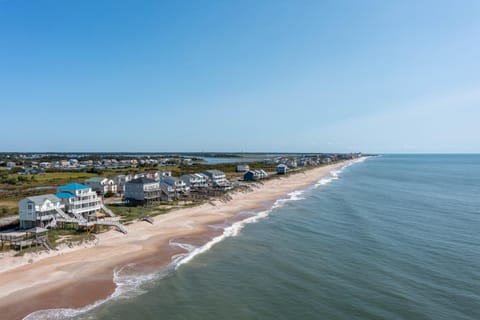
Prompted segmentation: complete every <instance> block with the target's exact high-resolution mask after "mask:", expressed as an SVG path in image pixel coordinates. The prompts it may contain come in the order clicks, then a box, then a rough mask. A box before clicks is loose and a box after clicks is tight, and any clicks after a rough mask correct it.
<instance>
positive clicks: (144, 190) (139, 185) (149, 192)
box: [123, 178, 161, 205]
mask: <svg viewBox="0 0 480 320" xmlns="http://www.w3.org/2000/svg"><path fill="white" fill-rule="evenodd" d="M160 197H161V189H160V183H159V182H158V181H155V180H153V179H148V178H137V179H133V180H131V181H128V182H127V183H126V184H125V194H124V195H123V198H124V200H125V201H126V202H127V204H129V205H150V204H153V203H156V202H158V201H160Z"/></svg>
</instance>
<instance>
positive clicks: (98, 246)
mask: <svg viewBox="0 0 480 320" xmlns="http://www.w3.org/2000/svg"><path fill="white" fill-rule="evenodd" d="M346 164H347V163H346V162H342V163H337V164H333V165H328V166H323V167H318V168H314V169H310V170H308V171H305V172H304V173H299V174H294V175H289V176H286V177H282V178H280V179H273V180H268V181H265V182H264V183H263V185H260V184H258V186H259V187H258V188H256V189H255V190H254V191H252V192H248V193H245V192H235V193H232V194H231V197H232V200H231V201H228V202H221V201H215V202H214V203H213V204H214V205H213V204H212V203H208V204H203V205H201V206H197V207H193V208H185V209H179V210H176V211H172V212H170V213H168V214H165V215H160V216H157V217H155V219H154V224H153V225H152V224H149V223H147V222H135V223H133V224H130V225H128V226H127V228H128V234H126V235H124V234H121V233H119V232H116V231H113V230H111V231H109V232H106V233H102V234H99V235H97V237H98V240H97V241H95V242H94V243H90V244H85V245H83V246H77V247H74V248H68V247H64V248H62V249H60V250H58V251H52V252H50V253H42V254H40V255H38V254H27V255H25V256H24V257H12V256H11V255H7V254H3V255H2V256H1V258H0V314H1V315H2V316H1V318H2V319H23V318H24V317H25V316H27V315H29V314H30V313H32V312H34V311H37V310H44V309H53V308H80V307H84V306H86V305H90V304H93V303H95V302H96V301H99V300H102V299H105V298H108V297H109V296H110V295H112V293H114V291H115V288H116V284H115V283H114V281H113V272H114V269H116V268H117V269H118V268H121V267H122V266H125V265H127V264H129V263H133V262H134V263H135V264H136V265H135V272H139V273H141V272H145V273H148V272H153V271H157V270H159V269H160V268H161V267H162V266H165V265H167V264H169V263H170V262H171V260H172V257H173V256H175V255H176V254H180V253H185V252H186V250H184V249H182V248H180V247H178V246H172V245H170V241H171V240H178V239H182V241H187V240H188V241H187V242H188V243H192V244H195V245H201V244H204V243H206V242H208V241H209V240H210V239H212V238H213V237H215V236H217V235H219V234H221V233H222V232H223V230H222V229H213V228H211V227H209V226H210V225H212V224H222V223H224V224H225V225H228V223H230V224H231V223H232V222H233V221H235V219H237V220H238V219H239V217H238V216H236V214H237V213H239V212H244V211H249V210H261V209H262V208H268V207H269V206H271V204H272V203H273V202H274V201H276V200H277V199H279V198H282V197H285V196H286V195H287V194H288V193H290V192H292V191H296V190H302V189H305V188H307V187H309V186H311V185H313V184H315V183H316V182H317V181H319V180H320V179H321V178H322V177H324V176H326V175H328V174H330V172H332V171H334V170H338V169H339V168H341V167H343V166H345V165H346ZM243 217H244V218H245V216H243Z"/></svg>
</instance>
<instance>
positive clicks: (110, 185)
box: [85, 177, 117, 194]
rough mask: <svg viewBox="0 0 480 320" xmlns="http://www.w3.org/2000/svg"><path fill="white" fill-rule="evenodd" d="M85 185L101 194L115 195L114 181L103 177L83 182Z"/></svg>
mask: <svg viewBox="0 0 480 320" xmlns="http://www.w3.org/2000/svg"><path fill="white" fill-rule="evenodd" d="M85 185H87V186H89V187H90V188H92V189H93V190H94V191H96V192H99V193H101V194H107V193H109V192H110V193H117V184H116V183H115V181H114V180H112V179H108V178H104V177H94V178H90V179H87V180H85Z"/></svg>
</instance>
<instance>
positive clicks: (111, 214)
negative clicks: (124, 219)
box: [101, 204, 115, 217]
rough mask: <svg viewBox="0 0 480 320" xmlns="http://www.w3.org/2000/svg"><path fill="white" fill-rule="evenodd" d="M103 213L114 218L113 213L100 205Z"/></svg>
mask: <svg viewBox="0 0 480 320" xmlns="http://www.w3.org/2000/svg"><path fill="white" fill-rule="evenodd" d="M101 208H102V210H103V211H105V213H106V214H108V215H109V216H110V217H115V213H113V211H112V210H110V209H108V208H107V207H106V206H105V205H104V204H102V205H101Z"/></svg>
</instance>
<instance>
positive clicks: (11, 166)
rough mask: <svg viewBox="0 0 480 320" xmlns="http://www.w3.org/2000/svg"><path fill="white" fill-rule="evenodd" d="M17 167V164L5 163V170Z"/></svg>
mask: <svg viewBox="0 0 480 320" xmlns="http://www.w3.org/2000/svg"><path fill="white" fill-rule="evenodd" d="M16 166H17V164H16V163H15V162H13V161H9V162H7V168H10V169H11V168H15V167H16Z"/></svg>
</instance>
